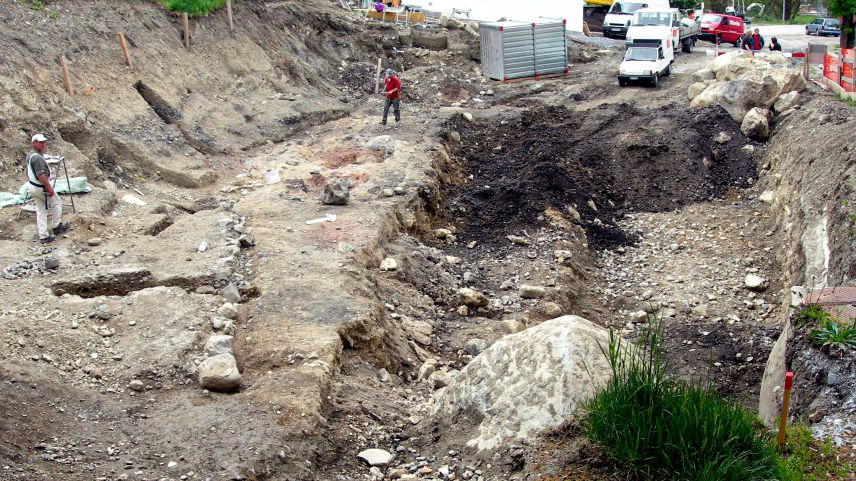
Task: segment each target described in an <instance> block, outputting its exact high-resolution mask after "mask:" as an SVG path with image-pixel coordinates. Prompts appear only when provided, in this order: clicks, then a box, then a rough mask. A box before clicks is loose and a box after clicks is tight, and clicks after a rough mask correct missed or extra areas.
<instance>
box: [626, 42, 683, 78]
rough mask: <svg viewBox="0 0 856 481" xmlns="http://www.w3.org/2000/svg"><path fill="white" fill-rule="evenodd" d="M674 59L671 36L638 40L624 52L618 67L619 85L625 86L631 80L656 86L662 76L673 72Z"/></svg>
mask: <svg viewBox="0 0 856 481" xmlns="http://www.w3.org/2000/svg"><path fill="white" fill-rule="evenodd" d="M674 61H675V51H674V50H673V49H672V48H671V36H669V35H667V36H664V37H663V38H662V39H661V40H652V41H639V40H637V41H636V42H634V43H633V44H632V45H630V46H629V47H627V52H625V53H624V61H623V62H621V66H620V67H619V68H618V85H620V86H622V87H624V86H625V85H627V84H628V83H630V82H649V83H650V84H651V85H653V86H654V87H656V86H657V84H658V83H659V82H660V77H665V76H668V75H671V74H672V62H674Z"/></svg>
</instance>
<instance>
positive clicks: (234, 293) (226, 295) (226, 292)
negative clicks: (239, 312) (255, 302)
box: [220, 284, 241, 304]
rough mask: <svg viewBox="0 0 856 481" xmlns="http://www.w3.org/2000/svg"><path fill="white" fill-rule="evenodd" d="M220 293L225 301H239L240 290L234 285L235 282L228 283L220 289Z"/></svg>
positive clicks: (236, 302) (234, 302)
mask: <svg viewBox="0 0 856 481" xmlns="http://www.w3.org/2000/svg"><path fill="white" fill-rule="evenodd" d="M220 295H221V296H223V299H226V302H230V303H232V304H240V303H241V292H240V291H239V290H238V288H237V287H235V284H229V285H227V286H226V287H224V288H222V289H220Z"/></svg>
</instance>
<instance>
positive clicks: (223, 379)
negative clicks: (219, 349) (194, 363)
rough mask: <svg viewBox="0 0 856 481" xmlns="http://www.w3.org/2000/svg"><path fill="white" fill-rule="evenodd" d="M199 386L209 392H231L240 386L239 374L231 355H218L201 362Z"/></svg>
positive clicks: (233, 357) (236, 364)
mask: <svg viewBox="0 0 856 481" xmlns="http://www.w3.org/2000/svg"><path fill="white" fill-rule="evenodd" d="M199 384H200V385H201V386H202V387H203V388H204V389H207V390H209V391H216V392H232V391H234V390H236V389H238V388H239V387H240V386H241V372H240V371H238V363H237V362H236V361H235V356H233V355H231V354H218V355H216V356H211V357H209V358H208V359H206V360H204V361H202V365H200V366H199Z"/></svg>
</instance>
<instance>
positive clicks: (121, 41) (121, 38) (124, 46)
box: [119, 32, 134, 67]
mask: <svg viewBox="0 0 856 481" xmlns="http://www.w3.org/2000/svg"><path fill="white" fill-rule="evenodd" d="M119 45H121V46H122V56H123V57H125V64H126V65H127V66H128V67H133V66H134V64H133V63H132V62H131V56H130V55H129V54H128V45H127V44H126V43H125V34H124V33H122V32H119Z"/></svg>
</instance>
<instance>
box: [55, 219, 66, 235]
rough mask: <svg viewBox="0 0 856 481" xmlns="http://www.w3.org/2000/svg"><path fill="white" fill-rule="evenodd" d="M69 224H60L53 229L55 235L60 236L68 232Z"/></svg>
mask: <svg viewBox="0 0 856 481" xmlns="http://www.w3.org/2000/svg"><path fill="white" fill-rule="evenodd" d="M68 227H69V225H68V222H60V223H59V225H58V226H56V227H54V228H53V233H54V235H60V234H62V233H63V232H65V231H67V230H68Z"/></svg>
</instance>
